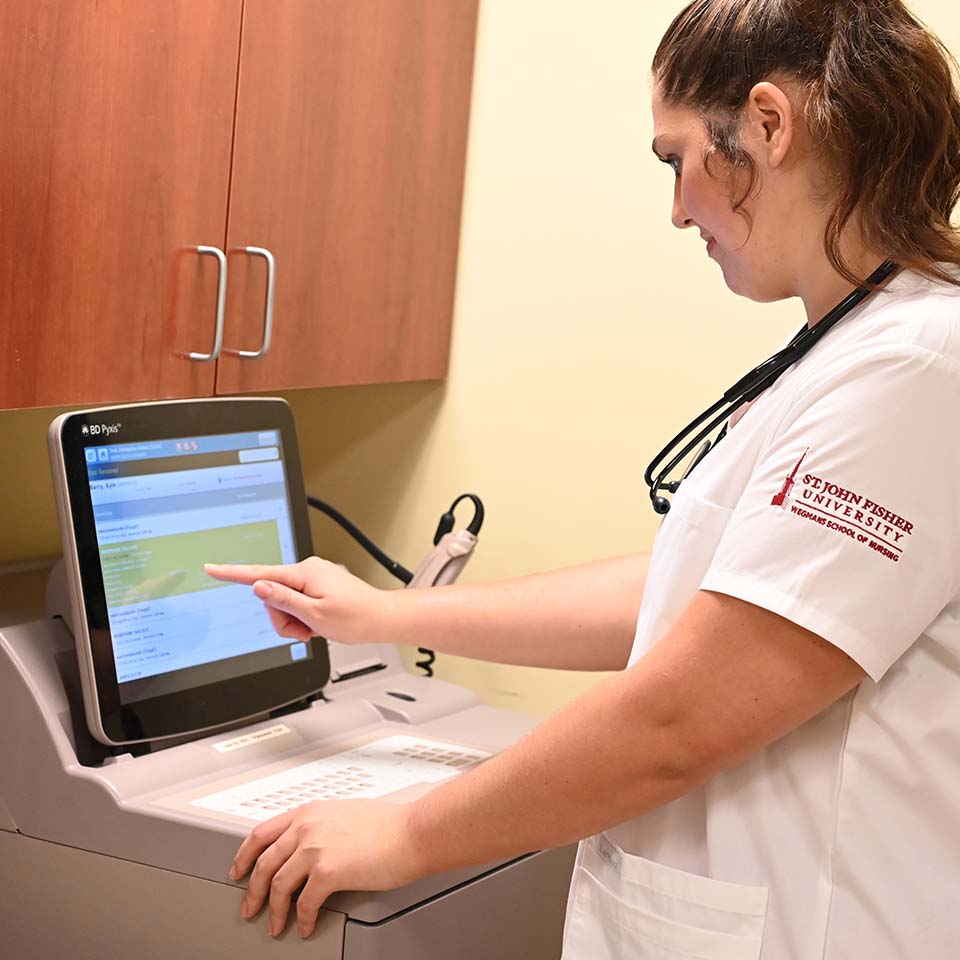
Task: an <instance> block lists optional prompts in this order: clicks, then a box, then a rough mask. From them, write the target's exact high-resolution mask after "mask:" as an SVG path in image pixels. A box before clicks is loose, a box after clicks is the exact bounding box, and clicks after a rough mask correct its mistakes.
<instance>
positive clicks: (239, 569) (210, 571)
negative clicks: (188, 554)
mask: <svg viewBox="0 0 960 960" xmlns="http://www.w3.org/2000/svg"><path fill="white" fill-rule="evenodd" d="M203 569H204V572H205V573H206V574H207V575H208V576H211V577H213V578H214V579H215V580H224V581H226V582H228V583H246V584H249V585H252V584H254V583H256V581H257V580H272V581H273V582H274V583H282V584H285V585H286V586H288V587H293V589H294V590H303V586H304V579H303V573H302V571H301V570H300V565H299V564H296V563H291V564H286V565H275V566H271V565H266V564H259V563H205V564H204V565H203Z"/></svg>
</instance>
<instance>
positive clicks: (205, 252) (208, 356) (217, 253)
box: [190, 246, 227, 362]
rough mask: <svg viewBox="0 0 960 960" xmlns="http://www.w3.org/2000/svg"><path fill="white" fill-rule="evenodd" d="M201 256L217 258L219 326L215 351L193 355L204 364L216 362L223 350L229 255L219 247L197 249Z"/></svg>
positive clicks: (191, 357) (192, 357) (214, 346)
mask: <svg viewBox="0 0 960 960" xmlns="http://www.w3.org/2000/svg"><path fill="white" fill-rule="evenodd" d="M196 249H197V253H199V254H200V255H201V256H211V257H216V258H217V270H218V279H217V326H216V329H215V330H214V334H213V349H212V350H211V351H210V353H191V354H190V359H191V360H198V361H200V362H204V361H207V360H216V359H217V357H219V356H220V350H221V349H222V348H223V317H224V312H225V310H226V305H227V255H226V254H225V253H224V252H223V251H222V250H221V249H220V248H219V247H206V246H199V247H197V248H196Z"/></svg>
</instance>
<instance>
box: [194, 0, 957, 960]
mask: <svg viewBox="0 0 960 960" xmlns="http://www.w3.org/2000/svg"><path fill="white" fill-rule="evenodd" d="M652 100H653V116H654V126H655V132H656V139H655V140H654V150H655V152H656V154H657V156H658V157H659V158H660V159H661V160H662V161H663V162H664V163H665V164H667V165H669V167H670V168H671V170H672V171H673V174H674V175H675V184H674V194H673V213H672V218H673V223H674V224H675V226H677V227H678V228H680V229H682V230H693V231H695V232H697V233H699V235H700V236H701V238H702V239H703V241H704V243H705V251H704V255H706V256H708V257H710V258H711V259H713V260H714V261H715V262H716V264H717V265H718V266H719V268H720V270H722V272H723V276H724V279H725V281H726V283H727V286H728V287H729V288H730V290H731V291H732V292H733V293H734V294H736V295H739V296H742V297H748V298H750V299H752V300H757V301H761V302H770V301H775V300H783V299H787V298H798V299H799V300H800V301H801V303H802V305H803V310H804V313H805V315H806V326H807V327H808V328H814V327H815V326H816V324H817V323H818V322H819V321H820V320H821V318H823V317H825V316H826V315H827V314H828V313H829V312H830V311H831V310H832V309H833V307H834V306H835V305H836V304H837V303H839V302H840V301H842V300H844V298H845V297H847V296H848V295H849V294H850V293H851V292H852V291H854V290H856V289H857V288H858V287H860V286H862V285H863V284H864V282H865V280H866V278H868V277H870V276H871V275H873V274H874V272H875V271H876V270H877V268H878V267H879V266H880V265H881V264H884V263H886V262H887V261H892V262H893V263H895V264H896V265H897V266H898V269H896V270H894V271H893V272H892V275H891V276H889V277H888V278H887V279H886V281H885V282H884V283H883V284H882V285H880V284H877V286H878V289H875V290H873V291H872V292H871V293H870V296H869V297H867V298H866V299H865V300H864V301H863V303H861V304H860V305H858V306H857V307H856V308H855V309H854V310H852V311H851V312H849V314H848V315H847V316H846V317H845V318H844V319H843V320H842V321H840V322H839V323H837V324H836V325H835V326H834V327H833V328H832V329H830V330H829V332H828V333H827V334H826V335H825V336H823V337H822V339H820V340H819V341H818V342H817V343H816V345H815V346H814V347H813V348H812V349H811V350H809V352H807V353H806V354H805V355H804V356H803V357H802V358H801V359H800V360H798V361H797V362H796V363H794V364H793V365H792V366H790V367H789V369H787V370H786V372H785V373H783V375H782V376H781V377H780V378H779V379H777V380H776V382H775V384H773V385H772V386H770V387H769V388H768V389H766V390H764V391H763V392H762V393H760V395H759V396H758V397H756V399H754V400H753V402H752V403H751V404H750V405H749V406H745V407H741V408H740V409H739V410H737V412H736V414H735V415H734V416H732V417H731V418H730V422H729V424H728V429H727V435H726V436H725V437H724V439H723V440H722V442H720V443H718V444H717V445H716V446H715V447H714V448H713V449H712V450H711V451H710V452H709V453H708V455H707V456H706V457H705V458H704V459H703V460H702V462H701V463H700V464H698V465H697V467H696V469H695V470H694V471H693V472H692V473H690V475H689V476H688V477H687V478H686V479H685V480H684V481H683V483H682V485H681V487H680V488H679V490H678V491H677V493H676V495H675V497H674V498H673V503H672V509H670V511H669V513H668V514H667V515H666V516H665V517H664V520H663V523H662V526H661V527H660V530H659V532H658V535H657V538H656V542H655V545H654V550H653V553H652V555H651V556H650V557H649V558H647V557H640V556H636V557H624V558H620V559H612V560H607V561H603V562H599V563H592V564H588V565H586V566H582V567H578V568H575V569H569V570H562V571H559V572H554V573H548V574H543V575H540V576H531V577H527V578H524V579H520V580H515V581H511V582H503V583H492V584H482V585H462V586H450V587H443V588H440V589H434V590H423V591H419V590H418V591H379V590H376V589H374V588H373V587H371V586H369V585H367V584H365V583H363V582H362V581H360V580H358V579H355V578H354V577H352V576H351V575H350V574H348V573H347V572H345V571H344V570H342V569H340V568H338V567H337V566H335V565H333V564H331V563H328V562H325V561H323V560H319V559H316V558H314V559H311V560H307V561H304V562H303V563H299V564H295V565H291V566H283V567H211V568H210V572H211V574H212V575H214V576H217V577H220V578H222V579H224V580H232V581H237V582H241V583H248V584H251V585H252V587H253V590H254V592H255V593H256V595H257V596H258V597H260V598H261V599H262V600H263V602H264V603H265V604H266V605H267V607H268V609H269V611H270V615H271V618H272V620H273V623H274V625H275V627H276V629H277V630H278V632H279V633H281V634H282V635H284V636H288V637H291V638H299V639H303V638H306V637H308V636H310V635H322V636H325V637H329V638H330V639H333V640H337V641H339V642H341V643H354V642H357V643H359V642H370V641H377V642H389V643H396V644H409V645H414V646H421V645H423V646H429V647H433V648H435V649H437V650H441V651H444V652H448V653H451V654H457V655H463V656H470V657H476V658H480V659H484V660H492V661H497V662H500V663H510V664H525V665H534V666H542V667H554V668H557V667H561V668H569V669H573V670H608V671H618V672H617V673H616V674H615V675H614V676H613V677H611V678H609V679H606V680H604V681H603V682H600V683H598V684H597V685H596V686H594V687H593V688H591V689H590V690H589V691H588V692H587V693H585V694H584V695H583V696H581V697H579V698H578V699H576V700H574V701H573V702H572V703H571V704H570V705H569V706H567V707H566V708H565V709H564V710H562V711H560V712H559V713H557V714H556V715H555V716H553V717H551V718H550V719H549V720H547V721H545V722H544V723H543V724H542V725H540V726H539V727H538V728H537V729H536V730H535V731H534V732H533V733H531V734H530V735H529V736H527V737H526V738H524V739H523V740H522V741H521V742H519V743H517V744H516V745H515V746H514V747H512V748H511V749H510V750H507V751H506V752H505V753H503V754H501V755H500V756H497V757H495V758H493V759H491V760H490V761H489V762H487V763H484V764H483V765H482V766H480V767H478V768H477V769H475V770H473V771H471V772H469V773H467V774H465V775H463V776H461V777H458V778H457V779H455V780H453V781H450V782H448V783H446V784H445V785H443V786H441V787H439V788H438V789H436V790H434V791H433V792H431V793H430V794H429V795H428V796H426V797H424V798H423V799H421V800H419V801H417V802H415V803H413V804H410V805H406V806H400V805H392V804H390V803H387V802H380V801H344V802H342V803H310V804H306V805H305V806H303V807H300V808H298V809H296V810H293V811H291V812H288V813H284V814H282V815H280V816H278V817H276V818H274V819H273V820H269V821H267V822H265V823H263V824H261V825H260V826H258V827H257V828H256V829H255V830H254V831H253V832H252V833H251V834H250V836H249V838H248V839H247V840H246V841H245V842H244V844H243V845H242V847H241V848H240V850H239V852H238V853H237V856H236V860H235V862H234V864H233V868H232V869H233V874H234V876H235V877H237V878H240V877H244V876H245V875H247V874H248V873H249V885H248V889H247V892H246V894H245V897H244V900H243V904H242V912H243V914H244V915H245V916H252V915H254V914H255V913H256V912H257V911H259V910H260V909H261V908H262V907H264V906H266V908H267V922H268V924H269V927H270V931H271V933H274V934H276V933H278V932H279V931H280V930H281V929H282V928H283V926H284V924H285V923H286V922H287V917H288V911H289V909H290V906H291V901H292V898H293V896H294V894H295V893H296V891H297V890H298V889H299V888H300V887H301V886H303V885H304V884H305V886H303V890H302V892H301V893H300V896H299V899H298V900H297V902H296V922H297V924H298V927H299V931H300V933H301V935H304V936H306V935H309V933H310V932H311V930H312V928H313V926H314V924H315V922H316V918H317V911H318V909H319V908H320V906H321V905H322V904H323V902H324V900H325V898H326V897H327V896H329V895H330V894H331V893H332V892H333V891H336V890H342V889H362V890H377V889H386V888H390V887H395V886H399V885H402V884H406V883H409V882H411V881H413V880H415V879H417V878H419V877H422V876H424V875H427V874H430V873H433V872H438V871H443V870H450V869H454V868H457V867H461V866H465V865H467V864H478V863H482V862H488V861H492V860H497V859H501V858H509V857H513V856H517V855H520V854H523V853H526V852H528V851H531V850H536V849H542V848H546V847H553V846H559V845H562V844H567V843H570V842H571V841H574V840H581V841H582V842H581V844H580V850H579V855H578V859H577V866H576V869H575V872H574V876H573V882H572V889H571V894H570V900H569V907H568V913H567V920H566V928H565V933H564V947H563V958H564V960H613V958H618V960H619V958H662V960H676V958H684V957H695V958H699V960H757V958H762V960H814V958H816V960H907V958H922V960H934V958H936V960H939V958H947V957H954V956H957V955H958V950H960V946H958V945H960V430H958V427H957V413H958V411H960V285H958V284H960V280H958V278H960V267H958V265H960V235H958V233H957V231H956V230H955V229H954V228H953V226H951V221H950V217H951V212H952V210H953V207H954V204H955V202H956V201H957V198H958V189H960V99H958V95H957V91H956V87H955V85H954V81H953V79H952V77H951V62H950V60H949V55H948V54H947V53H946V51H945V50H944V48H943V47H942V46H941V44H940V43H939V42H938V40H937V39H936V38H935V37H934V36H932V35H931V34H930V33H929V32H928V31H927V30H926V29H925V28H924V27H923V26H921V25H920V24H919V23H918V21H917V20H916V19H914V17H913V16H912V15H911V13H910V12H909V10H908V8H907V6H906V5H905V4H904V3H902V2H900V0H696V2H694V3H691V4H690V5H689V6H687V7H686V8H685V9H684V10H683V11H682V12H681V13H680V14H679V15H678V16H677V18H676V19H675V21H674V22H673V24H672V25H671V26H670V28H669V30H668V32H667V34H666V36H665V37H664V38H663V40H662V42H661V44H660V47H659V49H658V51H657V54H656V58H655V60H654V63H653V87H652ZM731 336H736V331H731ZM597 362H600V363H602V357H600V358H598V361H597ZM678 426H679V425H678Z"/></svg>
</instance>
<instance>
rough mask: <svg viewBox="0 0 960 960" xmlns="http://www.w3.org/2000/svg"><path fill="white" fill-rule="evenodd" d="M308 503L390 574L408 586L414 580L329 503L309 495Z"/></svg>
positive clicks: (408, 572)
mask: <svg viewBox="0 0 960 960" xmlns="http://www.w3.org/2000/svg"><path fill="white" fill-rule="evenodd" d="M307 503H308V504H309V505H310V506H311V507H313V508H314V510H319V511H320V512H321V513H322V514H325V515H326V516H328V517H329V518H330V519H331V520H333V522H334V523H336V524H338V525H339V526H341V527H342V528H343V529H344V530H346V532H347V533H349V534H350V536H351V537H353V539H354V540H356V541H357V543H359V544H360V546H361V547H363V549H364V550H366V551H367V553H369V554H370V556H371V557H373V559H374V560H376V561H377V563H379V564H380V565H381V566H382V567H384V568H385V569H386V570H389V571H390V573H392V574H393V575H394V576H395V577H396V578H397V579H398V580H400V581H401V582H402V583H404V584H408V583H409V582H410V581H411V580H412V579H413V574H412V573H411V572H410V571H409V570H408V569H407V568H406V567H405V566H404V565H403V564H402V563H397V561H396V560H392V559H391V558H390V557H388V556H387V555H386V554H385V553H384V552H383V551H382V550H381V549H380V548H379V547H378V546H377V545H376V544H375V543H374V542H373V541H372V540H371V539H370V538H369V537H368V536H367V535H366V534H365V533H364V532H363V531H362V530H361V529H360V528H359V527H358V526H357V525H356V524H355V523H353V522H351V521H350V520H348V519H347V518H346V517H345V516H344V515H343V514H342V513H341V512H340V511H339V510H337V509H336V507H331V506H330V504H329V503H326V502H325V501H323V500H321V499H320V498H319V497H311V496H309V495H308V496H307Z"/></svg>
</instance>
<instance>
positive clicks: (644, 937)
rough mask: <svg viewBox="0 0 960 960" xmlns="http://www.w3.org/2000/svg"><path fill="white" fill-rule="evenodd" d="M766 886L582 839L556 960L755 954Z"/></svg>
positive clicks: (735, 959)
mask: <svg viewBox="0 0 960 960" xmlns="http://www.w3.org/2000/svg"><path fill="white" fill-rule="evenodd" d="M766 910H767V888H766V887H751V886H742V885H740V884H734V883H725V882H722V881H719V880H711V879H710V878H708V877H700V876H696V875H694V874H690V873H685V872H684V871H682V870H676V869H673V868H672V867H665V866H663V865H662V864H658V863H653V862H652V861H650V860H645V859H644V858H642V857H636V856H632V855H630V854H627V853H624V851H623V850H621V849H620V847H618V846H617V845H616V844H615V843H613V842H612V841H611V840H610V839H609V838H607V837H606V836H603V835H601V836H599V837H592V838H591V839H589V840H586V841H584V843H583V844H582V845H581V850H580V856H579V858H578V861H577V869H576V871H575V874H574V889H573V892H572V896H571V903H570V911H569V915H568V919H567V926H566V931H565V934H564V945H563V958H562V960H686V958H690V960H759V957H760V951H761V948H762V942H763V927H764V920H765V917H766Z"/></svg>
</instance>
